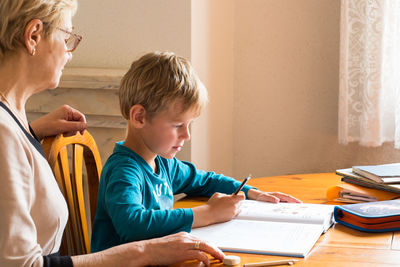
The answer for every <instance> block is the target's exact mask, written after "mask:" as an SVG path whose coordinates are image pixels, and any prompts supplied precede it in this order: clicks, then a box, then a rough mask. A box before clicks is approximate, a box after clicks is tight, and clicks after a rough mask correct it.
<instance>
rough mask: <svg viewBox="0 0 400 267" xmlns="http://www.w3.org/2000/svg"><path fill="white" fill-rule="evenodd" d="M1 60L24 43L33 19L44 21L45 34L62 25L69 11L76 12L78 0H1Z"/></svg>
mask: <svg viewBox="0 0 400 267" xmlns="http://www.w3.org/2000/svg"><path fill="white" fill-rule="evenodd" d="M0 1H1V2H0V60H1V59H2V58H3V57H4V55H5V54H6V53H7V52H9V51H15V50H17V48H18V47H21V46H22V45H23V42H22V40H23V36H24V32H25V27H26V25H27V24H28V23H29V22H30V21H31V20H33V19H40V20H41V21H42V22H43V27H44V33H45V36H46V37H47V36H49V35H50V34H51V33H52V32H53V31H54V29H55V27H59V26H61V23H62V21H63V19H64V16H65V14H66V12H67V11H70V12H71V13H72V15H74V14H75V12H76V9H77V7H78V2H77V0H0Z"/></svg>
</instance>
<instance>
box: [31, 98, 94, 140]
mask: <svg viewBox="0 0 400 267" xmlns="http://www.w3.org/2000/svg"><path fill="white" fill-rule="evenodd" d="M31 127H32V129H33V131H34V132H35V134H36V135H37V137H38V138H39V140H42V139H43V138H45V137H47V136H53V135H57V134H61V133H62V134H64V136H71V135H74V134H76V133H77V132H80V133H81V134H83V133H84V132H85V129H86V127H87V124H86V118H85V115H83V114H82V113H81V112H79V111H78V110H76V109H74V108H72V107H70V106H68V105H63V106H61V107H59V108H58V109H56V110H54V111H52V112H50V113H49V114H47V115H45V116H43V117H41V118H39V119H37V120H35V121H33V122H32V123H31Z"/></svg>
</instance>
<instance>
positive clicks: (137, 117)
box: [129, 104, 146, 128]
mask: <svg viewBox="0 0 400 267" xmlns="http://www.w3.org/2000/svg"><path fill="white" fill-rule="evenodd" d="M145 121H146V110H145V108H144V107H143V106H142V105H140V104H136V105H133V106H132V107H131V109H130V110H129V123H130V124H132V125H133V126H134V127H135V128H142V127H143V126H144V124H145Z"/></svg>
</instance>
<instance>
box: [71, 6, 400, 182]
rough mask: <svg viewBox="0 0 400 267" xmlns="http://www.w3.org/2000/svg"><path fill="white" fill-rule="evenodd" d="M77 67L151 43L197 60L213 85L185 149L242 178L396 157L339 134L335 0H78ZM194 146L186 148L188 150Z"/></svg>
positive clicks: (130, 54) (132, 54) (106, 62)
mask: <svg viewBox="0 0 400 267" xmlns="http://www.w3.org/2000/svg"><path fill="white" fill-rule="evenodd" d="M79 4H80V7H79V10H78V13H77V15H76V17H75V19H74V24H75V25H76V27H77V29H78V32H80V33H83V34H84V36H85V39H84V42H83V43H82V45H80V47H79V49H78V50H77V51H76V53H74V60H73V61H72V62H71V64H70V66H73V67H104V68H127V67H128V66H129V64H130V62H131V61H132V59H133V58H136V57H137V56H138V55H140V54H143V53H144V52H146V51H151V50H171V51H174V52H176V53H178V54H180V55H183V56H185V57H187V58H189V59H191V60H192V61H193V65H194V66H195V68H196V69H197V71H198V73H199V75H200V78H201V79H202V80H203V81H204V83H205V84H206V86H207V87H208V89H209V94H210V104H209V106H208V108H207V111H206V112H205V113H204V114H203V115H202V116H201V117H200V118H199V119H198V121H197V122H196V123H195V125H194V126H193V133H192V144H191V145H190V144H189V146H188V147H189V150H188V151H187V154H186V156H184V157H187V158H189V159H190V158H191V159H192V160H193V161H194V162H195V163H196V164H197V165H198V166H199V167H200V168H202V169H212V170H217V171H218V172H223V173H225V174H228V175H233V176H235V177H237V178H242V177H243V176H245V175H247V174H248V173H252V174H253V176H268V175H279V174H287V173H308V172H325V171H334V170H335V169H337V168H345V167H350V166H352V165H354V164H369V163H381V162H382V163H383V162H392V161H396V160H397V161H398V159H400V152H399V151H395V150H394V149H393V148H392V147H393V146H392V145H391V144H386V145H384V146H383V147H380V148H364V147H360V146H358V145H357V144H351V145H349V146H341V145H338V143H337V113H338V101H337V98H338V85H339V83H338V75H339V74H338V68H339V20H340V1H339V0H279V1H278V0H251V1H248V0H219V1H215V0H214V1H212V0H204V1H200V0H192V1H187V0H169V1H163V0H147V1H140V0H134V1H123V0H116V1H108V0H85V1H79ZM190 148H192V149H191V150H190Z"/></svg>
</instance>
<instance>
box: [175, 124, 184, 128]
mask: <svg viewBox="0 0 400 267" xmlns="http://www.w3.org/2000/svg"><path fill="white" fill-rule="evenodd" d="M182 126H183V124H176V125H174V127H175V128H181V127H182Z"/></svg>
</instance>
